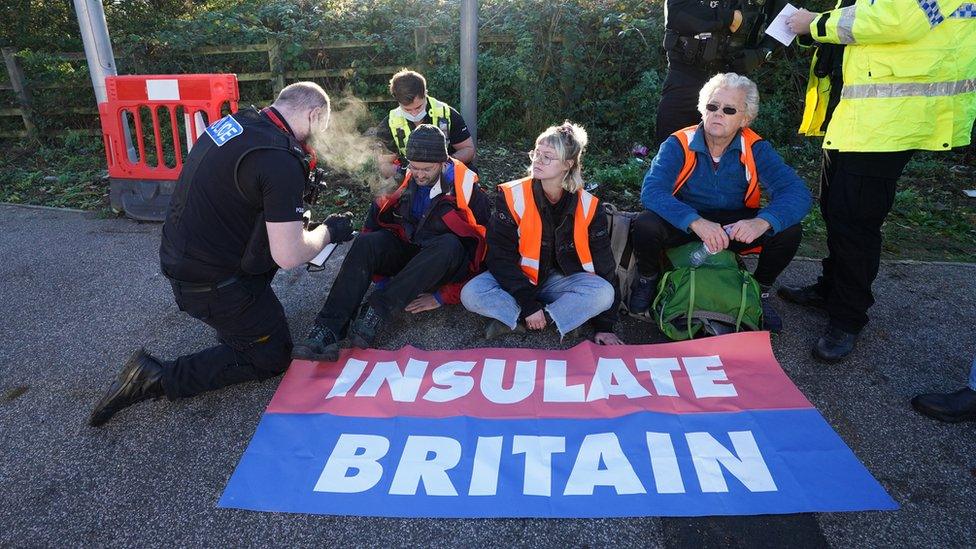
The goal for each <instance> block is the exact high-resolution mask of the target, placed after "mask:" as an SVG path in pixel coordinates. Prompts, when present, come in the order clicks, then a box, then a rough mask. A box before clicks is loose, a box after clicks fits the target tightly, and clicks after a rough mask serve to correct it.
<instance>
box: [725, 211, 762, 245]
mask: <svg viewBox="0 0 976 549" xmlns="http://www.w3.org/2000/svg"><path fill="white" fill-rule="evenodd" d="M725 227H726V228H728V229H729V238H731V239H732V240H737V241H739V242H743V243H745V244H751V243H752V241H753V240H755V239H757V238H759V237H760V236H762V235H764V234H766V231H768V230H769V228H770V226H769V222H768V221H766V220H765V219H761V218H758V217H755V218H752V219H743V220H741V221H736V222H735V223H732V224H731V225H726V226H725Z"/></svg>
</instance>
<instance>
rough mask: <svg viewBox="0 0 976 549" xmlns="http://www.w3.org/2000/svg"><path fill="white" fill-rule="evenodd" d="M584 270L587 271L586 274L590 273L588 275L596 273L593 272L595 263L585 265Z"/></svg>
mask: <svg viewBox="0 0 976 549" xmlns="http://www.w3.org/2000/svg"><path fill="white" fill-rule="evenodd" d="M583 270H584V271H586V272H588V273H593V272H596V271H594V270H593V263H584V264H583Z"/></svg>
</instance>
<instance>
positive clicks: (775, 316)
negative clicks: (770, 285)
mask: <svg viewBox="0 0 976 549" xmlns="http://www.w3.org/2000/svg"><path fill="white" fill-rule="evenodd" d="M772 299H773V294H772V292H771V291H770V289H764V290H763V291H762V293H761V294H759V302H760V304H762V312H763V326H764V327H765V328H766V329H767V330H769V331H770V332H771V333H774V334H778V333H780V332H782V331H783V319H782V318H781V317H780V316H779V313H777V312H776V309H774V308H773V304H772V303H771V301H772Z"/></svg>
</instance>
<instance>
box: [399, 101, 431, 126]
mask: <svg viewBox="0 0 976 549" xmlns="http://www.w3.org/2000/svg"><path fill="white" fill-rule="evenodd" d="M400 114H401V115H403V117H404V118H406V119H407V120H409V121H411V122H414V123H416V122H420V121H421V120H423V119H424V118H426V117H427V101H424V105H423V107H421V108H420V110H419V111H417V114H410V113H408V112H407V111H405V110H403V107H400Z"/></svg>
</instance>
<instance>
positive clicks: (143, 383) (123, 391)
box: [88, 349, 163, 427]
mask: <svg viewBox="0 0 976 549" xmlns="http://www.w3.org/2000/svg"><path fill="white" fill-rule="evenodd" d="M162 378H163V365H162V364H161V363H160V362H159V361H158V360H156V359H155V358H153V357H152V355H150V354H148V353H146V351H145V350H144V349H139V350H138V351H136V352H134V353H132V356H131V357H129V360H127V361H126V363H125V366H123V367H122V371H121V372H119V377H118V378H116V380H115V381H113V382H112V385H111V386H109V388H108V391H107V392H106V393H105V395H104V396H102V398H101V400H99V401H98V404H96V405H95V409H93V410H92V413H91V416H90V417H89V418H88V424H89V425H91V426H92V427H99V426H101V425H104V424H105V422H106V421H108V420H110V419H112V416H114V415H115V413H116V412H118V411H119V410H122V409H123V408H127V407H129V406H132V405H133V404H135V403H137V402H142V401H143V400H148V399H150V398H159V397H161V396H163V384H162V381H161V380H162Z"/></svg>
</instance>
